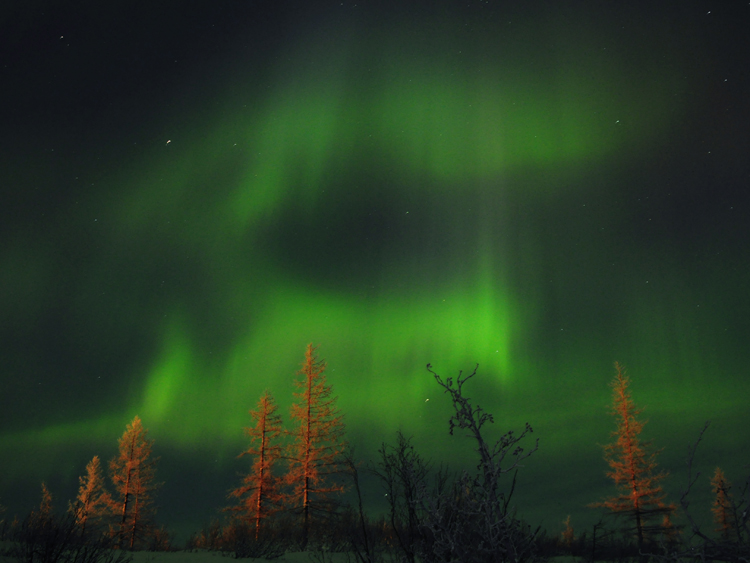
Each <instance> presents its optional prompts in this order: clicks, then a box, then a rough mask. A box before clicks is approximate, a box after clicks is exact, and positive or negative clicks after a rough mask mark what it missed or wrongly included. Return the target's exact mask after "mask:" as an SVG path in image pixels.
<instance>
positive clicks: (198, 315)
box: [0, 2, 750, 533]
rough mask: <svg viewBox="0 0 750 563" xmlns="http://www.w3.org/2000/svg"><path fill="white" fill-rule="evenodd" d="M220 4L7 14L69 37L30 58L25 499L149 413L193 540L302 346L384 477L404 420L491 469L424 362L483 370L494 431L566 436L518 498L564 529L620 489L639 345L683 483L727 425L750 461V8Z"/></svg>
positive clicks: (657, 417)
mask: <svg viewBox="0 0 750 563" xmlns="http://www.w3.org/2000/svg"><path fill="white" fill-rule="evenodd" d="M115 4H117V3H113V5H115ZM167 4H168V3H167ZM214 4H215V5H216V6H215V7H210V6H209V3H196V6H195V7H190V8H187V7H178V8H177V14H176V15H174V14H171V15H170V13H168V10H167V9H166V8H165V9H164V11H163V12H157V13H154V14H153V20H154V21H152V22H150V23H143V22H141V20H140V19H138V18H137V17H136V16H135V15H134V14H132V13H131V11H132V10H129V11H126V12H127V13H126V14H125V16H123V18H124V21H123V22H120V23H118V24H117V25H119V26H122V29H124V28H126V27H127V26H133V25H134V26H135V30H128V32H127V34H125V32H122V33H123V34H122V35H118V33H119V32H117V30H119V29H121V28H120V27H116V30H115V33H114V34H113V36H114V38H119V39H121V40H123V43H122V44H116V42H115V39H109V38H108V37H107V34H106V33H105V32H104V31H103V30H98V31H90V29H89V27H87V26H90V25H92V23H91V22H92V21H96V18H102V19H103V21H106V22H108V24H109V25H115V24H114V23H113V22H114V21H116V20H117V18H118V17H120V16H119V15H118V14H117V10H118V8H117V7H113V8H111V9H110V10H111V13H109V12H107V10H102V12H101V13H99V12H96V11H94V9H93V4H92V5H90V6H89V5H88V3H83V7H82V8H81V11H82V12H86V14H87V15H86V17H83V16H82V15H81V14H66V15H65V17H61V13H57V12H54V11H53V12H52V15H47V16H42V15H40V14H41V11H43V10H41V8H39V7H38V6H37V7H36V8H35V10H37V12H38V13H37V14H36V15H26V14H24V13H23V9H19V11H17V12H12V11H11V13H10V14H9V15H5V16H3V19H0V26H3V27H7V28H8V29H10V28H11V27H12V28H14V29H17V28H18V26H21V27H23V26H27V28H28V32H29V33H30V34H31V37H32V39H33V40H35V41H38V42H39V44H40V45H41V46H40V47H39V52H38V53H37V52H36V51H35V52H33V53H25V54H23V55H19V56H18V57H19V58H18V59H17V60H16V59H12V58H9V59H8V60H9V62H8V64H6V65H5V70H3V71H2V72H4V73H5V78H6V80H11V81H12V82H11V83H12V84H14V85H16V90H14V92H13V93H12V94H7V93H6V96H10V97H12V100H8V101H6V103H4V110H3V112H4V113H3V115H4V116H5V117H7V119H6V120H5V123H6V127H10V128H11V129H9V130H4V131H3V136H2V145H0V148H2V168H1V169H0V174H2V177H0V179H1V180H2V188H1V189H2V190H3V199H4V200H5V201H6V202H7V205H5V206H4V207H5V208H4V209H3V210H2V212H1V213H2V215H1V217H2V225H0V234H2V237H3V238H2V242H3V244H2V247H1V248H0V287H2V291H0V319H2V323H1V328H2V344H1V346H2V358H3V361H2V362H1V365H0V378H1V381H2V393H1V394H0V401H1V402H0V424H1V426H0V460H2V463H0V503H2V504H5V505H7V506H8V507H9V509H12V510H14V511H19V512H21V511H25V510H27V509H28V508H30V507H31V506H33V505H35V504H36V502H37V499H38V494H37V491H38V487H39V483H40V482H41V481H42V480H45V481H47V482H48V483H50V484H51V488H52V491H53V493H56V494H58V499H57V504H58V507H62V506H63V505H64V501H65V500H66V499H67V498H69V497H72V494H73V491H74V489H75V487H76V483H77V476H78V475H79V474H82V473H83V471H84V467H85V464H86V462H87V461H88V460H89V459H90V458H91V457H92V456H93V455H94V454H99V455H101V456H102V457H103V458H104V459H109V457H111V455H112V454H113V453H114V449H115V446H116V440H117V438H118V437H119V435H120V434H121V433H122V431H123V429H124V428H125V425H126V423H128V422H129V421H130V420H131V419H132V417H133V416H134V415H135V414H138V415H139V416H140V417H141V418H142V420H143V422H144V425H145V426H146V427H147V428H148V429H149V433H150V436H151V437H152V438H154V439H155V440H156V445H155V451H156V453H157V454H158V455H161V456H162V459H161V465H160V469H159V478H160V479H161V480H163V481H165V482H166V484H165V487H164V491H163V494H162V496H161V497H160V504H161V506H162V509H161V512H160V514H162V515H163V518H164V520H165V521H166V522H167V523H170V522H171V523H172V524H173V525H174V526H175V529H178V530H180V532H181V533H186V532H187V531H189V530H190V529H191V527H197V526H198V525H200V524H201V523H203V522H206V521H208V520H209V519H210V517H211V516H212V515H213V514H214V512H213V511H214V510H215V509H217V508H220V507H221V506H224V505H225V504H226V500H225V493H226V490H227V489H229V488H230V487H231V486H233V485H234V481H235V480H236V479H237V477H236V474H237V472H239V471H242V470H243V468H244V466H243V464H242V462H240V461H237V460H235V459H234V457H235V455H236V454H237V453H239V451H241V450H242V449H243V447H244V443H245V441H244V438H243V436H242V431H241V429H242V427H243V426H246V425H248V424H249V416H248V414H247V411H248V409H250V408H253V407H254V406H255V404H256V402H257V400H258V398H259V396H260V395H261V393H262V392H263V390H264V389H265V388H269V389H270V390H271V391H272V393H273V394H274V395H275V397H276V398H277V399H278V400H279V403H280V404H281V406H282V411H283V412H284V413H287V412H288V405H289V402H290V400H291V392H292V380H293V377H294V373H295V371H296V370H297V369H298V366H299V363H300V362H301V361H302V359H303V353H304V347H305V345H306V344H307V343H308V342H314V343H315V344H317V345H319V346H320V348H319V351H320V354H321V356H322V357H324V358H325V359H326V360H327V361H328V363H329V369H328V377H329V382H330V383H332V384H333V385H334V388H335V391H336V393H337V394H338V396H339V406H340V408H341V409H342V411H343V412H344V413H345V416H346V423H347V427H348V431H349V439H350V441H351V442H352V443H353V444H354V445H355V446H356V447H357V451H358V453H359V455H360V456H361V457H363V458H364V459H368V458H373V457H374V454H375V452H376V449H377V448H378V447H379V446H380V443H381V442H382V441H392V440H393V438H394V432H395V431H396V430H397V429H399V428H402V429H403V430H404V431H405V432H406V433H407V434H413V435H414V437H415V443H416V444H417V445H418V447H419V448H420V450H421V451H422V452H423V453H424V454H425V455H426V456H427V457H430V458H432V459H434V460H436V461H437V462H439V461H448V460H455V459H457V458H456V453H458V454H460V455H464V454H470V451H469V450H468V447H469V446H470V444H468V443H462V442H461V440H460V439H458V438H454V439H449V437H448V432H447V419H448V416H449V410H448V409H449V407H450V405H449V404H448V399H447V397H444V396H443V395H442V394H441V393H440V392H439V388H438V387H437V385H436V384H435V383H434V381H433V380H432V379H431V378H430V376H429V374H428V373H427V372H426V370H425V364H427V363H428V362H429V363H431V364H432V365H433V366H434V367H435V369H436V370H437V371H438V372H439V373H441V374H442V375H446V376H450V375H455V374H456V373H457V372H458V370H460V369H464V370H471V369H472V368H473V366H474V364H475V363H479V365H480V369H479V375H478V377H477V379H476V381H474V382H472V384H470V385H469V386H468V387H467V388H468V389H470V391H471V393H472V397H473V398H475V399H476V401H478V402H479V403H480V404H481V405H482V406H483V407H485V408H486V409H487V410H488V411H490V412H493V413H494V414H495V416H496V424H495V430H496V431H497V433H498V435H499V434H500V433H502V432H505V431H506V430H508V429H510V428H515V429H518V430H520V429H521V428H522V427H523V424H524V423H525V422H527V421H528V422H529V423H530V424H531V425H532V426H533V427H534V430H535V433H534V437H538V438H539V439H540V449H539V451H538V452H537V453H536V454H535V455H534V456H532V458H530V459H529V460H528V461H527V468H526V469H525V470H524V471H525V473H523V472H522V473H521V474H519V491H518V495H517V503H518V505H519V509H520V511H521V513H522V514H524V515H526V516H527V517H528V518H529V520H530V521H532V522H534V523H538V522H539V521H542V523H543V525H544V526H546V527H548V529H549V530H550V531H551V532H552V533H556V532H557V530H558V528H559V522H561V521H562V519H564V518H565V516H566V515H567V514H572V515H573V524H574V525H575V526H577V527H578V526H580V527H581V528H583V527H584V526H586V525H590V523H591V522H593V521H595V519H596V516H597V515H596V511H593V510H591V509H588V508H586V506H585V505H586V504H587V503H590V502H595V501H597V500H599V499H600V497H601V496H602V495H604V494H607V493H608V491H610V490H611V488H610V485H609V483H608V482H607V480H606V478H605V477H604V471H605V469H606V467H605V464H604V462H603V461H602V458H601V449H600V448H599V446H598V444H603V443H605V442H607V440H608V433H609V431H610V430H611V429H612V423H611V421H610V420H609V417H608V415H607V407H608V405H609V388H608V383H609V381H610V379H611V377H612V375H613V368H612V364H613V362H614V361H615V360H619V361H621V362H623V363H624V364H625V365H626V366H627V368H628V372H629V374H630V376H631V378H632V380H633V395H634V399H635V401H636V402H637V404H639V405H641V406H644V407H646V417H647V418H648V419H650V423H649V425H648V426H647V429H646V434H647V437H649V438H653V439H654V441H655V443H656V445H657V446H659V447H664V448H665V450H664V452H663V453H662V455H661V457H660V462H661V466H662V467H663V468H665V469H667V470H669V471H670V472H671V474H672V478H671V479H672V480H671V481H670V482H669V483H667V489H668V491H669V492H670V493H673V496H674V494H675V493H676V492H677V491H678V490H679V489H680V487H682V486H683V484H684V481H685V475H684V469H683V467H684V456H685V452H686V448H687V446H688V444H689V443H691V441H693V440H694V439H695V438H696V437H697V434H698V431H699V430H700V428H701V427H702V424H703V422H704V421H705V420H708V419H711V420H712V421H713V424H712V427H711V430H709V433H708V434H707V436H706V443H705V444H704V445H703V449H702V450H700V458H699V460H698V462H699V464H700V467H701V470H702V471H704V474H706V475H708V474H710V472H711V471H712V470H713V467H714V466H715V465H721V466H722V467H723V468H725V471H726V473H727V476H728V478H729V479H730V480H732V481H736V482H738V483H739V482H741V481H743V480H744V478H745V477H747V473H748V471H747V467H746V466H747V464H748V463H750V459H749V458H748V447H749V446H750V415H749V414H748V413H749V412H750V411H749V410H748V399H749V398H750V379H748V377H747V374H746V371H747V365H748V363H750V346H748V334H749V331H748V320H747V319H748V315H749V314H750V300H749V299H748V291H747V288H748V287H749V284H750V260H748V258H750V257H749V256H748V234H747V233H748V226H749V224H750V222H749V221H748V203H750V198H748V195H747V190H748V180H749V179H750V164H749V163H750V159H748V152H749V151H748V149H749V148H750V145H749V144H748V133H747V131H748V130H750V115H749V114H748V109H747V108H748V104H747V99H748V96H747V95H748V92H750V88H748V86H749V81H748V72H747V65H745V64H743V63H742V61H746V59H747V53H748V52H750V49H748V48H747V47H748V45H747V43H748V40H747V39H746V38H744V35H743V33H742V32H741V30H742V29H746V24H747V23H748V20H749V19H750V12H748V7H747V6H739V5H738V6H736V7H734V8H733V9H731V10H730V9H729V8H726V7H723V5H719V6H718V7H717V6H713V7H706V4H704V3H697V2H694V3H692V2H687V3H685V2H682V3H674V5H673V6H671V7H667V6H668V5H669V4H671V3H666V4H665V5H664V6H663V7H662V8H661V9H659V10H656V9H654V10H649V13H648V14H643V13H642V8H643V6H639V5H638V3H634V4H632V5H631V4H629V5H628V6H629V7H624V6H619V7H616V5H615V4H597V6H598V8H597V7H595V8H592V7H591V5H590V4H592V3H588V4H586V3H575V4H574V3H571V4H569V5H568V4H566V7H558V6H554V5H553V4H541V3H540V4H539V6H537V7H535V8H532V6H531V5H529V6H528V7H527V8H526V9H521V8H513V9H512V10H511V9H509V8H507V7H505V5H504V4H502V3H493V2H486V3H485V2H463V3H458V2H456V3H451V2H445V3H443V2H439V3H437V4H434V5H431V7H425V6H421V4H419V3H415V4H414V5H413V6H411V7H403V6H402V7H400V8H389V9H386V8H384V7H382V6H381V7H376V6H375V5H374V4H372V5H370V4H368V3H367V2H364V3H359V5H358V6H354V5H353V3H348V2H346V3H340V2H332V3H330V5H328V4H326V5H325V6H324V7H323V3H321V6H320V7H315V8H313V7H307V8H304V9H299V10H294V9H292V7H291V5H289V6H287V7H286V8H278V7H277V8H273V7H271V4H263V3H259V4H257V10H250V9H249V8H244V9H241V8H238V7H237V6H234V7H233V8H228V6H230V3H222V2H218V3H214ZM407 4H408V3H407ZM198 5H199V7H198ZM124 6H126V3H122V4H121V5H120V6H119V9H123V10H124ZM221 6H224V9H223V11H222V10H220V9H219V7H221ZM605 6H606V7H605ZM47 8H48V10H51V8H50V7H47ZM28 10H29V11H30V12H31V11H33V10H34V9H32V8H28ZM40 10H41V11H40ZM59 10H60V11H62V10H63V9H62V8H60V9H59ZM232 10H235V11H237V12H239V13H235V12H233V11H232ZM182 12H184V13H182ZM707 12H708V13H707ZM53 15H54V16H55V17H57V18H58V20H55V19H54V18H53ZM240 16H242V17H244V18H246V22H243V20H242V18H241V17H240ZM45 18H48V19H45ZM183 18H184V19H183ZM212 18H213V19H212ZM37 19H38V20H39V22H41V23H40V24H39V26H38V28H37V27H36V23H37ZM199 20H201V21H205V23H203V24H201V25H200V26H199V25H198V24H197V23H196V22H197V21H199ZM53 21H61V22H62V23H59V24H57V23H55V24H53V23H50V22H53ZM19 22H20V23H19ZM74 22H82V23H80V25H79V26H78V27H76V25H78V23H76V24H75V25H74ZM138 22H141V23H138ZM209 22H212V23H211V24H209ZM230 22H231V23H230ZM269 22H271V23H269ZM67 24H70V25H69V26H68V27H66V25H67ZM215 25H218V26H219V28H221V29H222V30H223V32H222V33H224V35H220V34H219V32H214V31H211V27H210V26H215ZM160 26H163V27H160ZM243 26H246V27H247V29H245V28H244V27H243ZM103 28H106V26H103ZM266 28H270V29H271V30H274V31H267V30H266V31H265V34H264V33H261V32H262V31H263V30H264V29H266ZM24 29H26V28H24ZM107 33H108V32H107ZM131 33H132V35H130V34H131ZM45 34H46V35H50V34H51V35H50V37H47V36H46V35H45ZM21 35H22V33H20V32H19V34H18V36H12V37H10V39H7V38H6V39H5V40H4V41H6V43H8V44H12V43H13V42H14V41H17V42H19V45H21V46H23V45H26V43H24V41H32V40H31V39H28V38H26V37H24V38H19V37H20V36H21ZM57 36H61V38H62V37H65V42H69V44H68V46H69V47H70V49H69V50H67V51H66V50H65V49H66V48H65V47H62V46H61V45H62V43H58V42H57V41H58V39H57ZM6 37H7V36H6ZM219 37H221V41H219V39H218V38H219ZM129 38H130V39H132V41H133V42H134V43H137V45H136V46H135V47H133V46H132V45H129V44H128V41H129V40H130V39H129ZM741 38H742V39H741ZM45 41H46V42H47V43H49V46H48V45H47V43H45ZM77 42H78V46H77V45H76V43H77ZM209 43H210V45H209ZM214 43H215V44H214ZM143 45H148V46H147V47H144V46H143ZM219 45H220V46H219ZM71 46H72V47H71ZM48 47H49V49H50V50H51V51H54V53H53V55H50V54H49V53H46V52H44V49H46V48H48ZM94 47H96V48H97V49H99V52H100V53H102V52H103V54H92V53H93V51H96V49H93V48H94ZM209 47H210V48H209ZM76 48H78V51H74V49H76ZM19 49H20V47H19ZM170 49H172V50H174V51H175V52H180V55H179V56H178V55H174V56H173V53H172V51H170ZM180 49H182V51H180ZM57 50H59V51H60V52H59V53H58V51H57ZM131 50H132V53H134V54H127V53H131ZM152 50H153V53H155V54H154V57H155V59H156V62H154V61H149V60H148V58H149V56H151V51H152ZM204 50H205V51H207V52H208V53H204V52H203V51H204ZM164 51H166V53H165V52H164ZM70 52H73V54H69V53H70ZM740 53H741V55H740ZM120 55H121V57H120V58H118V56H120ZM50 56H51V59H50V58H49V57H50ZM76 57H78V58H76ZM107 57H110V58H111V60H113V61H118V62H117V64H118V65H120V67H119V69H118V68H114V67H113V68H110V67H109V66H108V65H109V61H108V60H107ZM172 58H175V59H176V61H175V66H174V67H171V66H170V67H167V63H168V62H169V64H172V63H171V59H172ZM162 59H163V60H162ZM167 59H169V61H168V60H167ZM50 60H51V62H50ZM183 60H184V61H185V62H181V61H183ZM191 61H193V63H191ZM34 65H36V67H35V66H34ZM55 65H60V67H61V68H60V71H59V72H56V71H55V72H53V71H54V70H55ZM79 65H81V67H85V69H84V70H79V71H78V74H76V72H73V71H74V70H75V69H77V68H78V66H79ZM97 65H100V66H97ZM159 65H162V66H159ZM141 67H143V68H144V69H145V70H143V72H141ZM162 67H163V68H162ZM99 68H101V71H102V74H100V75H99V74H97V71H98V69H99ZM164 68H169V70H168V71H166V70H164ZM157 71H158V72H157ZM44 72H47V73H49V76H50V77H51V78H50V81H51V86H50V89H49V92H50V93H45V92H44V91H42V90H40V92H41V93H36V92H37V91H36V90H34V92H35V94H34V95H35V96H36V95H38V96H41V99H40V100H36V98H34V99H32V100H31V101H29V102H28V103H27V105H24V103H23V102H22V98H24V97H25V96H27V95H31V92H32V90H33V88H32V86H34V85H35V84H36V82H33V81H31V82H29V80H28V79H29V77H30V76H32V75H33V76H35V77H37V76H38V73H42V74H43V73H44ZM149 72H151V73H152V74H149ZM25 73H28V74H25ZM152 75H153V77H152ZM97 76H98V77H99V78H98V79H97ZM66 77H67V78H66ZM81 77H85V78H86V80H88V81H89V82H86V81H85V80H84V81H80V80H79V81H78V82H76V79H80V78H81ZM38 80H40V82H43V79H42V78H38ZM97 80H98V81H97ZM55 81H57V82H55ZM6 83H8V82H6ZM87 88H95V89H96V88H98V90H96V92H97V94H96V97H97V100H96V101H95V102H90V101H85V100H88V98H86V97H85V95H84V94H83V92H84V91H86V89H87ZM81 100H84V101H81ZM39 101H41V102H42V103H39V107H42V108H43V109H38V108H37V107H36V106H35V104H36V103H37V102H39ZM14 103H15V105H14ZM56 108H57V110H60V111H56ZM62 110H65V111H62ZM11 113H13V115H11ZM6 114H7V115H6ZM13 126H15V129H13ZM12 139H13V140H12ZM427 399H429V401H428V400H427ZM287 419H288V416H287ZM468 465H473V460H472V461H471V463H469V464H468ZM196 482H198V483H201V484H202V485H201V486H200V487H198V489H199V492H198V493H196V495H195V497H194V498H193V499H185V498H184V496H183V495H181V494H180V489H179V487H180V486H192V487H195V486H196V485H195V483H196ZM707 483H708V477H706V479H705V487H704V488H705V489H706V490H707V488H708V485H707ZM701 486H703V485H701ZM701 494H703V493H699V494H697V496H696V498H697V499H698V501H699V503H698V505H700V501H701V499H703V500H705V495H704V497H701V496H700V495H701ZM66 495H67V496H66ZM369 495H370V496H369V500H370V502H372V506H373V507H375V506H376V505H377V502H376V497H377V496H378V491H377V490H376V489H374V488H373V489H372V490H371V491H370V493H369Z"/></svg>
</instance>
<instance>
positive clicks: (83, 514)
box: [69, 455, 112, 534]
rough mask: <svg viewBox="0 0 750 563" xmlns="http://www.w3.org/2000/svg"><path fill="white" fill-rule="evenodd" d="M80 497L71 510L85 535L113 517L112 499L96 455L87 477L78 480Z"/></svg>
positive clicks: (87, 470) (88, 466) (87, 469)
mask: <svg viewBox="0 0 750 563" xmlns="http://www.w3.org/2000/svg"><path fill="white" fill-rule="evenodd" d="M78 482H79V487H78V496H77V497H76V502H75V504H73V505H71V506H70V508H69V510H70V511H71V512H72V513H73V514H75V517H76V524H78V526H79V528H80V529H81V533H82V534H85V533H86V531H87V530H90V529H91V528H92V527H95V526H97V525H99V524H100V523H101V522H102V521H103V520H104V519H105V518H106V517H107V516H109V515H111V513H112V512H111V505H112V498H111V497H110V496H109V493H108V492H107V491H106V490H105V489H104V479H103V477H102V469H101V462H100V461H99V456H98V455H95V456H94V457H93V458H92V460H91V461H90V462H89V463H88V465H86V475H85V476H82V477H79V478H78Z"/></svg>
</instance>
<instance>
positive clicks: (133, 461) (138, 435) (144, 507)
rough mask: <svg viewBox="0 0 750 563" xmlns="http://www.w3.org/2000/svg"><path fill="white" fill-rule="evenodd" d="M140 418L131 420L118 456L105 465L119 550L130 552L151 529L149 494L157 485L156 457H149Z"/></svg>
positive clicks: (150, 445) (151, 512)
mask: <svg viewBox="0 0 750 563" xmlns="http://www.w3.org/2000/svg"><path fill="white" fill-rule="evenodd" d="M147 434H148V431H147V430H146V429H145V428H144V427H143V424H142V423H141V419H140V418H138V417H137V416H136V417H135V418H134V419H133V422H131V423H130V424H129V425H128V426H127V428H126V429H125V432H124V433H123V435H122V437H121V438H120V442H119V455H118V456H117V457H115V458H113V459H112V460H111V461H110V462H109V469H110V474H111V478H112V484H113V485H114V489H115V493H114V495H113V496H112V501H111V507H112V510H113V511H114V512H115V514H116V517H117V529H116V530H115V533H116V535H117V542H118V545H119V546H120V548H124V547H127V548H129V549H133V548H134V547H135V546H136V542H138V541H142V540H144V539H146V538H147V537H148V536H149V534H150V532H151V530H152V528H153V522H152V518H153V514H154V506H153V495H154V493H155V492H156V490H157V489H158V488H159V486H160V484H159V483H156V482H155V481H154V477H155V472H156V461H157V459H156V458H152V457H151V450H152V448H153V441H152V440H149V439H148V437H147Z"/></svg>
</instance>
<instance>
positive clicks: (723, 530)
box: [711, 467, 734, 541]
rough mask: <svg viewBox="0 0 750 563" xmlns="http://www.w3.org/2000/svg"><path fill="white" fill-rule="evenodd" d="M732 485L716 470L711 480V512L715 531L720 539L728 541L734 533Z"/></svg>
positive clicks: (719, 470) (721, 472) (722, 473)
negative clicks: (712, 496) (712, 497)
mask: <svg viewBox="0 0 750 563" xmlns="http://www.w3.org/2000/svg"><path fill="white" fill-rule="evenodd" d="M731 488H732V484H731V483H730V482H729V481H727V478H726V477H725V476H724V472H723V471H722V470H721V468H720V467H717V468H716V471H715V472H714V476H713V479H711V489H712V490H713V492H714V495H715V496H714V504H713V507H712V508H711V512H713V515H714V523H715V524H716V529H715V531H717V532H719V533H720V534H721V539H722V540H724V541H730V540H731V539H732V532H733V531H734V513H733V511H732V496H731V494H730V492H729V491H730V489H731Z"/></svg>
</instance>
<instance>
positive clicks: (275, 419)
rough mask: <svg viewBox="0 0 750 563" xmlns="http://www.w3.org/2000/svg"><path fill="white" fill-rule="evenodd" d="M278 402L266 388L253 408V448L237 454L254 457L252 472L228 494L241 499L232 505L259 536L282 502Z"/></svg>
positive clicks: (251, 412) (237, 513) (251, 433)
mask: <svg viewBox="0 0 750 563" xmlns="http://www.w3.org/2000/svg"><path fill="white" fill-rule="evenodd" d="M277 410H278V405H276V403H275V402H274V399H273V395H271V393H269V392H268V391H267V390H266V391H265V392H264V393H263V395H262V396H261V398H260V400H259V401H258V407H257V408H256V409H255V410H252V411H250V415H251V416H252V417H253V420H255V426H254V427H253V428H245V434H247V435H248V436H250V439H251V445H250V447H249V448H248V449H247V450H245V451H244V452H242V453H241V454H240V455H239V456H238V457H242V456H246V455H250V456H254V459H255V462H254V463H253V466H252V469H251V471H250V473H248V474H247V475H246V476H245V478H244V479H243V480H242V485H240V486H239V487H237V488H236V489H234V490H233V491H232V492H231V493H229V496H230V498H236V499H238V505H237V506H233V507H231V508H230V510H231V511H233V512H234V513H235V514H236V515H237V516H238V518H239V519H240V520H242V521H243V522H244V523H246V524H248V525H250V526H254V527H255V538H256V539H258V535H259V533H260V528H261V525H262V523H263V521H264V520H265V519H266V518H269V517H270V516H272V515H273V514H274V513H275V512H277V511H278V510H279V509H280V507H281V504H282V495H281V492H280V489H279V480H278V478H277V477H276V476H275V475H274V473H273V467H274V464H275V463H276V462H277V461H278V460H279V458H280V457H281V446H280V445H279V444H278V443H277V440H278V438H279V436H280V435H281V431H282V426H281V416H280V415H279V414H278V413H277Z"/></svg>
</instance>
